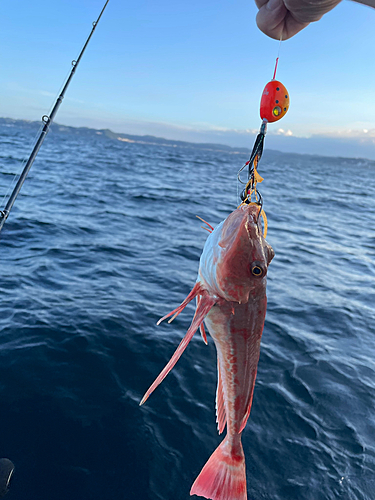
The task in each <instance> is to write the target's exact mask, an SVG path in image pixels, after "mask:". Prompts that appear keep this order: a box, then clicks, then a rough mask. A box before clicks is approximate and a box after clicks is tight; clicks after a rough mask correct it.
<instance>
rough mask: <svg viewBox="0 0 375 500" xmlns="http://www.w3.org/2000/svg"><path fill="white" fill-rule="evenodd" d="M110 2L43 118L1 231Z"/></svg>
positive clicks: (0, 213)
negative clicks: (50, 109)
mask: <svg viewBox="0 0 375 500" xmlns="http://www.w3.org/2000/svg"><path fill="white" fill-rule="evenodd" d="M108 2H109V0H107V1H106V3H105V5H104V7H103V8H102V11H101V12H100V14H99V17H98V19H97V20H96V21H94V22H93V23H92V30H91V33H90V34H89V36H88V38H87V40H86V43H85V45H84V46H83V48H82V50H81V52H80V54H79V56H78V58H77V60H76V61H72V69H71V72H70V74H69V76H68V78H67V80H66V82H65V85H64V86H63V88H62V90H61V92H60V95H59V97H58V98H57V100H56V102H55V104H54V106H53V108H52V111H51V112H50V114H49V115H44V116H43V117H42V122H43V123H44V126H43V129H42V131H41V133H40V135H39V137H38V139H37V141H36V142H35V145H34V148H33V150H32V152H31V153H30V156H29V159H28V160H27V162H26V165H25V167H24V169H23V170H22V173H21V175H20V177H19V179H18V182H17V184H16V185H15V187H14V189H13V191H12V194H11V195H10V197H9V199H8V202H7V204H6V205H5V207H4V209H3V210H0V231H1V230H2V228H3V226H4V223H5V221H6V220H7V218H8V216H9V212H10V210H11V208H12V207H13V205H14V202H15V201H16V198H17V196H18V193H19V192H20V190H21V187H22V185H23V183H24V182H25V180H26V177H27V174H28V173H29V171H30V168H31V166H32V164H33V163H34V160H35V158H36V156H37V154H38V152H39V149H40V147H41V145H42V144H43V141H44V139H45V138H46V135H47V133H48V131H49V128H50V126H51V124H52V122H53V120H54V118H55V116H56V113H57V111H58V109H59V107H60V104H61V103H62V100H63V99H64V96H65V92H66V90H67V88H68V87H69V84H70V82H71V80H72V78H73V75H74V73H75V72H76V69H77V66H78V64H79V62H80V60H81V59H82V56H83V54H84V52H85V50H86V47H87V45H88V44H89V41H90V39H91V37H92V35H93V34H94V31H95V29H96V27H97V25H98V23H99V21H100V18H101V17H102V15H103V12H104V11H105V8H106V7H107V5H108Z"/></svg>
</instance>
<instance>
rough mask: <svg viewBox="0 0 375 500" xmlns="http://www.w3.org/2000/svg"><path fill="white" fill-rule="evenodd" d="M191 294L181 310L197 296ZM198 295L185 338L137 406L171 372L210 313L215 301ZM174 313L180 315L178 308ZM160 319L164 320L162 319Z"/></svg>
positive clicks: (205, 294)
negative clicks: (197, 302) (199, 298)
mask: <svg viewBox="0 0 375 500" xmlns="http://www.w3.org/2000/svg"><path fill="white" fill-rule="evenodd" d="M196 286H197V285H196ZM199 286H200V285H199ZM194 289H195V287H194V288H193V290H192V292H193V291H194ZM192 292H190V294H189V295H188V297H187V298H186V299H185V300H184V302H183V303H182V304H181V306H183V307H182V309H183V308H184V307H185V305H186V304H187V303H188V302H190V300H192V299H193V298H194V297H195V296H196V295H197V294H195V295H193V297H191V298H190V296H191V295H192ZM199 293H201V294H203V295H202V298H201V300H200V301H199V304H198V305H197V309H196V311H195V315H194V318H193V321H192V322H191V325H190V327H189V329H188V331H187V332H186V335H185V337H184V338H183V339H182V340H181V342H180V345H179V346H178V347H177V349H176V351H175V353H174V354H173V356H172V357H171V359H170V360H169V362H168V363H167V365H166V366H165V367H164V369H163V370H162V371H161V373H160V375H159V376H158V377H157V379H156V380H155V382H154V383H153V384H152V385H151V387H150V388H149V389H148V391H147V392H146V394H145V395H144V396H143V398H142V401H141V402H140V403H139V405H143V403H144V402H145V401H146V400H147V399H148V397H149V396H150V394H151V393H152V392H153V391H154V390H155V389H156V388H157V386H158V385H159V384H160V383H161V382H162V381H163V380H164V379H165V377H166V376H167V375H168V373H169V372H170V371H171V370H172V368H173V367H174V365H175V364H176V363H177V361H178V360H179V359H180V357H181V355H182V353H183V352H184V350H185V349H186V347H187V345H188V344H189V342H190V340H191V339H192V338H193V337H194V333H195V332H196V331H197V329H198V328H199V326H200V325H201V324H202V322H203V320H204V318H205V317H206V316H207V314H208V313H209V312H210V309H211V307H212V306H213V305H214V304H215V299H213V298H212V297H210V295H209V294H208V293H207V292H206V291H204V290H203V289H201V288H199ZM188 298H189V300H188ZM181 306H180V307H181ZM182 309H181V310H182ZM175 311H177V312H176V313H175V316H176V315H177V314H179V313H180V310H179V308H177V309H175ZM173 313H174V311H172V313H170V314H173ZM170 314H168V315H167V316H165V317H166V318H167V317H168V316H169V315H170ZM162 319H164V318H162ZM172 319H173V318H172Z"/></svg>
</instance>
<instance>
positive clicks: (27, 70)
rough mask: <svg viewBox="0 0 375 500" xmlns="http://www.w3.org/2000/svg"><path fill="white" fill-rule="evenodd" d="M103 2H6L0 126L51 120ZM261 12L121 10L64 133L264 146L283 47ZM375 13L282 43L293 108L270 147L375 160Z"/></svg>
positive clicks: (221, 2)
mask: <svg viewBox="0 0 375 500" xmlns="http://www.w3.org/2000/svg"><path fill="white" fill-rule="evenodd" d="M103 5H104V0H53V1H51V0H33V2H30V1H25V0H1V4H0V21H1V30H0V67H1V71H0V116H2V117H10V118H19V119H27V120H40V119H41V117H42V115H45V114H46V113H48V112H49V111H50V110H51V107H52V106H53V103H54V100H55V98H56V97H57V96H58V93H59V91H60V89H61V87H62V84H63V82H64V80H65V78H66V77H67V75H68V74H69V72H70V68H71V61H72V60H73V59H76V58H77V56H78V54H79V52H80V49H81V47H82V46H83V44H84V42H85V40H86V38H87V36H88V34H89V32H90V31H91V27H92V22H93V21H94V20H95V19H96V18H97V16H98V14H99V12H100V11H101V8H102V7H103ZM256 13H257V8H256V6H255V2H254V0H215V1H214V0H190V1H189V2H186V0H184V1H183V0H174V1H171V0H159V1H156V0H137V1H136V2H135V1H133V2H128V1H127V0H110V1H109V4H108V7H107V9H106V11H105V13H104V14H103V17H102V19H101V21H100V23H99V25H98V27H97V29H96V31H95V33H94V35H93V38H92V39H91V41H90V44H89V46H88V48H87V51H86V52H85V55H84V57H83V59H82V61H81V63H80V65H79V67H78V68H77V72H76V74H75V76H74V78H73V80H72V83H71V85H70V87H69V89H68V91H67V94H66V97H65V99H64V102H63V104H62V105H61V107H60V109H59V112H58V114H57V116H56V119H55V121H56V122H57V123H62V124H65V125H71V126H88V127H93V128H98V129H101V128H110V129H111V130H113V131H115V132H123V133H130V134H137V135H144V134H151V135H155V136H158V137H166V138H168V139H178V140H187V141H193V142H215V143H222V144H228V145H230V146H247V147H249V148H251V147H252V145H253V142H254V139H255V135H256V133H257V131H258V130H259V127H260V117H259V101H260V96H261V94H262V91H263V88H264V86H265V84H266V83H267V82H268V81H269V80H271V78H272V75H273V68H274V64H275V58H276V56H277V53H278V50H279V42H277V41H275V40H272V39H270V38H268V37H267V36H266V35H264V34H263V33H261V32H260V31H259V29H258V28H257V26H256V22H255V17H256ZM374 56H375V9H371V8H370V7H367V6H364V5H361V4H358V3H356V2H352V1H350V0H343V2H342V3H341V4H340V5H339V6H338V7H336V8H335V9H334V10H333V11H331V12H330V13H328V14H326V15H325V16H324V17H323V19H322V20H321V21H319V22H317V23H312V24H311V25H309V26H308V27H307V28H306V29H305V30H303V31H302V32H300V33H299V34H297V35H296V36H294V37H293V38H292V39H290V40H287V41H285V42H282V44H281V47H280V60H279V66H278V72H277V78H278V79H279V80H280V81H282V82H283V84H284V85H285V86H286V88H287V89H288V92H289V95H290V109H289V111H288V113H287V115H286V116H285V117H284V118H283V119H282V120H280V121H279V122H276V123H273V124H269V127H268V134H267V138H266V147H269V148H272V149H279V150H281V151H292V152H300V153H316V154H324V155H326V154H328V155H334V156H352V157H364V158H371V159H375V98H374V93H375V92H374V82H375V65H374V62H373V61H374Z"/></svg>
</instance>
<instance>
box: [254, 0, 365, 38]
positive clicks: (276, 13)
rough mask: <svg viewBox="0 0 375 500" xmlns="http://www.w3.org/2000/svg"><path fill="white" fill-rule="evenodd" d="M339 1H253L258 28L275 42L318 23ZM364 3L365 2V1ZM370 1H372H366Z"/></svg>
mask: <svg viewBox="0 0 375 500" xmlns="http://www.w3.org/2000/svg"><path fill="white" fill-rule="evenodd" d="M340 1H341V0H315V1H311V0H255V3H256V4H257V7H258V8H259V12H258V15H257V24H258V28H259V29H260V30H261V31H263V33H265V34H266V35H268V36H269V37H271V38H275V39H276V40H280V39H281V38H282V39H283V40H287V39H288V38H291V37H292V36H294V35H295V34H296V33H298V32H299V31H301V30H302V29H303V28H306V26H307V25H308V24H310V23H311V22H313V21H318V20H319V19H320V18H321V17H322V16H323V15H324V14H326V13H327V12H329V11H330V10H332V9H333V8H334V7H336V5H337V4H339V3H340ZM365 1H366V0H365ZM368 1H370V2H371V1H372V0H367V2H368Z"/></svg>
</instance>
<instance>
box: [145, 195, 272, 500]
mask: <svg viewBox="0 0 375 500" xmlns="http://www.w3.org/2000/svg"><path fill="white" fill-rule="evenodd" d="M260 215H261V207H260V206H259V205H258V204H257V203H250V204H246V203H244V204H242V205H240V206H239V207H238V208H237V209H236V210H234V211H233V212H232V213H231V214H229V216H228V217H227V218H226V219H225V220H224V221H222V222H221V223H220V224H219V225H218V226H217V227H216V228H215V229H214V228H213V227H212V226H210V225H209V224H208V223H207V224H208V226H209V228H210V229H209V232H210V234H209V236H208V238H207V240H206V243H205V245H204V248H203V251H202V255H201V258H200V262H199V270H198V277H197V280H196V283H195V285H194V287H193V289H192V290H191V292H190V293H189V295H188V296H187V297H186V299H185V300H184V301H183V302H182V303H181V304H180V305H179V306H178V307H177V308H176V309H174V310H173V311H171V312H170V313H169V314H167V315H166V316H164V317H163V318H161V319H160V320H159V321H158V324H160V322H161V321H163V320H165V319H167V318H170V319H169V322H171V321H172V320H173V319H174V318H176V317H177V316H178V315H179V314H180V313H181V311H182V310H183V309H184V308H185V307H186V305H187V304H188V303H189V302H191V301H192V300H193V299H194V298H196V302H197V306H196V310H195V314H194V317H193V320H192V322H191V325H190V327H189V329H188V331H187V332H186V335H185V337H184V338H183V340H182V341H181V343H180V344H179V346H178V347H177V349H176V351H175V353H174V354H173V356H172V358H171V359H170V361H169V362H168V363H167V365H166V366H165V368H164V369H163V370H162V371H161V373H160V375H159V376H158V377H157V378H156V380H155V381H154V382H153V384H152V385H151V386H150V388H149V389H148V390H147V392H146V393H145V395H144V397H143V399H142V400H141V402H140V404H141V405H142V404H143V403H144V402H145V401H146V400H147V399H148V397H149V396H150V394H151V393H152V392H153V391H154V390H155V389H156V387H157V386H158V385H159V384H160V383H161V382H162V381H163V380H164V378H165V377H166V376H167V375H168V373H169V372H170V371H171V370H172V368H173V367H174V366H175V364H176V363H177V361H178V359H179V358H180V357H181V355H182V353H183V352H184V350H185V349H186V347H187V345H188V344H189V342H190V340H191V339H192V338H193V336H194V334H195V333H196V331H197V330H198V328H199V329H200V331H201V334H202V337H203V340H204V341H205V343H207V336H206V329H205V325H206V327H207V330H208V332H209V334H210V336H211V337H212V339H213V341H214V344H215V346H216V352H217V374H218V375H217V389H216V421H217V426H218V432H219V434H222V433H223V431H224V429H225V427H226V430H227V432H226V436H225V438H224V439H223V441H222V442H221V444H220V445H219V446H218V448H217V449H216V450H215V451H214V452H213V454H212V455H211V457H210V458H209V460H208V461H207V463H206V464H205V465H204V467H203V469H202V471H201V472H200V474H199V476H198V477H197V479H196V480H195V482H194V483H193V485H192V487H191V490H190V494H191V495H198V496H202V497H205V498H209V499H212V500H246V499H247V487H246V469H245V456H244V451H243V447H242V443H241V434H242V431H243V430H244V428H245V426H246V423H247V420H248V418H249V415H250V410H251V405H252V401H253V393H254V385H255V379H256V375H257V367H258V360H259V354H260V342H261V337H262V332H263V327H264V321H265V316H266V309H267V296H266V280H267V269H268V265H269V264H270V262H271V260H272V259H273V257H274V255H275V254H274V251H273V249H272V247H271V245H270V244H269V243H267V241H266V240H265V238H264V235H263V228H262V223H261V217H260Z"/></svg>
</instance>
